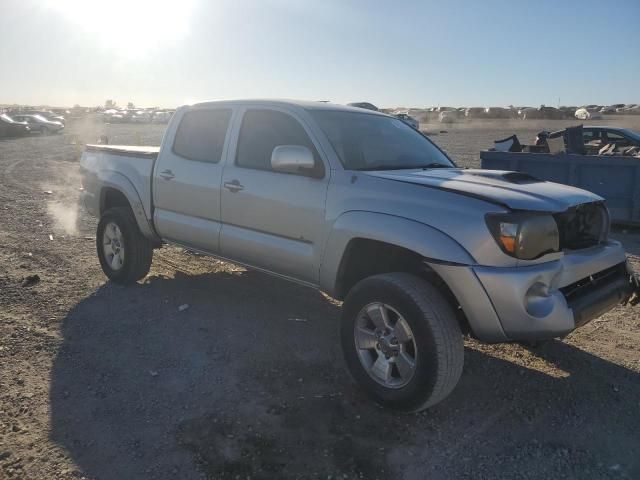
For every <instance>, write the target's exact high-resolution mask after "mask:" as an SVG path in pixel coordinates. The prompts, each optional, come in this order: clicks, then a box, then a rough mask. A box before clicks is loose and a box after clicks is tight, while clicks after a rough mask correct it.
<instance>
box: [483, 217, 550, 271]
mask: <svg viewBox="0 0 640 480" xmlns="http://www.w3.org/2000/svg"><path fill="white" fill-rule="evenodd" d="M486 220H487V226H488V227H489V230H490V231H491V233H492V235H493V237H494V238H495V240H496V242H497V243H498V245H499V246H500V248H501V249H502V251H503V252H504V253H506V254H507V255H510V256H512V257H516V258H520V259H522V260H534V259H536V258H539V257H541V256H543V255H546V254H547V253H553V252H557V251H559V250H560V234H559V233H558V225H557V224H556V221H555V219H554V218H553V217H552V216H551V215H549V214H536V213H507V214H495V215H487V217H486Z"/></svg>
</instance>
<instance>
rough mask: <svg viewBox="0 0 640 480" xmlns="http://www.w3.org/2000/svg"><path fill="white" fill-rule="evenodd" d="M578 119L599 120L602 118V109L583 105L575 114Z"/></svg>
mask: <svg viewBox="0 0 640 480" xmlns="http://www.w3.org/2000/svg"><path fill="white" fill-rule="evenodd" d="M574 115H575V117H576V118H577V119H578V120H597V119H600V118H602V114H601V113H600V109H599V108H598V107H592V108H587V107H582V108H579V109H578V110H576V113H575V114H574Z"/></svg>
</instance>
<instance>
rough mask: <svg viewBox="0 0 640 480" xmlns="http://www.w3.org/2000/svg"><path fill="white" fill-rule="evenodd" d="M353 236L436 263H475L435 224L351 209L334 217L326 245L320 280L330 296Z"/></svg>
mask: <svg viewBox="0 0 640 480" xmlns="http://www.w3.org/2000/svg"><path fill="white" fill-rule="evenodd" d="M356 238H363V239H368V240H376V241H380V242H385V243H390V244H392V245H396V246H398V247H403V248H406V249H408V250H411V251H413V252H416V253H418V254H419V255H422V256H423V257H424V258H426V259H430V260H433V261H436V262H445V263H451V264H460V265H471V264H474V263H475V260H474V258H473V257H472V256H471V254H469V252H467V251H466V250H465V249H464V248H463V247H462V246H461V245H460V244H459V243H458V242H457V241H456V240H454V239H453V238H451V237H450V236H449V235H447V234H446V233H444V232H442V231H440V230H438V229H436V228H434V227H431V226H429V225H426V224H424V223H420V222H417V221H415V220H411V219H408V218H404V217H399V216H396V215H389V214H386V213H378V212H368V211H362V210H352V211H348V212H345V213H343V214H342V215H340V216H339V217H338V218H337V219H336V221H335V222H334V224H333V228H332V229H331V232H330V233H329V238H328V239H327V242H326V244H325V249H324V254H323V258H322V263H321V265H320V274H319V277H320V278H319V279H320V287H321V288H322V290H323V291H325V292H327V293H328V294H330V295H336V293H337V289H338V274H339V271H340V265H341V263H342V259H343V257H344V254H345V251H346V248H347V245H348V244H349V242H350V241H351V240H353V239H356Z"/></svg>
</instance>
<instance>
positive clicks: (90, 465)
mask: <svg viewBox="0 0 640 480" xmlns="http://www.w3.org/2000/svg"><path fill="white" fill-rule="evenodd" d="M633 121H635V122H636V123H638V121H640V118H639V119H629V118H618V119H615V118H614V119H610V120H607V122H606V123H613V124H626V123H628V122H633ZM598 123H604V121H600V122H598ZM565 124H566V123H565V122H540V121H535V122H517V123H509V122H484V123H482V122H479V123H472V124H465V125H454V126H446V127H443V126H441V125H426V126H425V128H426V129H427V130H428V131H431V132H439V131H440V130H442V129H446V130H447V131H448V133H438V134H437V135H434V137H433V139H434V140H435V141H436V142H437V143H439V144H440V145H441V146H443V147H444V148H445V149H446V150H447V151H449V152H450V153H451V154H452V155H453V156H454V157H455V158H456V159H457V160H458V161H459V164H461V165H464V166H477V165H478V152H479V150H480V149H481V148H485V147H487V146H489V145H490V144H491V142H492V141H493V140H494V139H496V138H501V137H504V136H507V135H510V134H512V133H514V132H516V133H518V135H519V136H520V138H521V139H523V140H525V141H529V140H530V139H532V138H533V137H534V136H535V133H536V132H537V131H539V130H540V129H541V128H542V127H546V128H551V129H555V128H559V127H560V126H562V125H565ZM162 132H163V127H162V126H156V125H104V124H102V123H100V122H98V121H97V120H95V119H92V118H88V119H84V120H77V121H75V122H70V124H69V125H68V128H67V129H66V132H65V133H64V134H63V135H56V136H49V137H40V136H34V137H30V138H21V139H12V140H0V479H5V478H10V479H14V478H25V479H36V478H37V479H56V478H65V479H66V478H90V479H130V478H150V479H163V478H176V479H178V478H179V479H194V478H211V479H248V478H251V479H268V478H278V479H294V478H305V479H306V478H308V479H315V478H322V479H328V478H332V479H356V478H362V479H405V480H409V479H424V478H429V479H450V478H473V479H490V478H514V479H539V478H574V479H585V478H596V479H601V478H604V479H609V478H611V479H637V478H640V434H639V433H638V432H640V415H638V411H639V408H640V381H639V380H640V376H639V372H640V347H639V346H638V345H639V341H640V330H639V328H638V326H639V322H638V319H639V318H640V317H639V315H638V310H634V309H633V308H631V307H619V308H617V309H615V310H614V311H612V312H610V313H609V314H607V315H605V316H604V317H602V318H601V319H598V320H596V321H594V322H592V323H590V324H588V325H587V326H585V327H584V328H582V329H580V330H579V331H577V332H575V333H573V334H571V335H569V337H568V338H566V339H564V340H561V341H560V340H557V341H552V342H549V343H546V344H544V345H542V346H541V347H538V348H535V349H533V348H524V347H523V346H520V345H515V344H508V345H497V346H486V345H481V344H479V343H477V342H474V341H467V342H466V347H467V348H466V351H465V357H466V358H465V370H464V373H463V375H462V379H461V381H460V384H459V385H458V387H457V388H456V389H455V391H454V392H453V394H452V395H451V396H450V397H449V398H448V399H447V400H446V401H445V402H443V403H442V404H440V405H438V406H436V407H435V408H433V409H431V410H429V411H427V412H423V413H420V414H417V415H398V414H394V413H390V412H387V411H384V410H382V409H380V408H378V407H376V406H375V405H374V404H372V403H371V402H370V401H368V400H367V399H366V398H365V397H364V396H363V394H362V393H361V392H360V391H359V390H358V389H357V388H356V387H355V386H354V385H353V383H352V382H351V380H350V379H349V378H348V376H347V374H346V372H345V369H344V368H343V363H342V358H341V353H340V349H339V342H338V319H339V304H337V303H336V302H334V301H333V300H331V299H330V298H327V297H325V296H324V295H322V294H320V293H318V292H316V291H313V290H310V289H306V288H303V287H300V286H297V285H294V284H291V283H287V282H285V281H282V280H279V279H274V278H270V277H267V276H265V275H263V274H260V273H255V272H250V271H245V270H244V269H243V268H240V267H237V266H234V265H231V264H228V263H223V262H220V261H217V260H214V259H211V258H206V257H202V256H196V255H193V254H190V253H188V252H186V251H184V250H182V249H178V248H163V249H161V250H159V251H157V252H156V255H155V257H154V263H153V267H152V270H151V273H150V275H149V276H148V277H147V278H146V279H145V280H144V281H143V282H141V283H140V284H138V285H136V286H133V287H130V288H122V287H119V286H116V285H113V284H110V283H108V282H106V281H105V277H104V276H103V274H102V273H101V271H100V268H99V265H98V261H97V258H96V254H95V244H94V242H95V239H94V235H95V227H96V221H95V220H94V219H91V218H89V217H87V216H86V215H85V214H84V213H83V212H82V211H78V210H77V209H76V201H77V196H78V187H79V180H78V170H77V167H78V158H79V153H80V151H81V149H82V146H81V145H82V144H83V143H85V142H94V141H95V140H96V139H97V138H98V136H99V135H101V134H107V135H109V137H110V138H111V143H129V144H159V142H160V139H161V136H162ZM48 192H51V193H48ZM614 235H615V236H616V237H617V238H619V239H621V240H622V241H623V242H624V244H625V247H626V249H627V251H628V253H629V255H630V256H631V258H632V260H633V261H634V262H635V261H637V260H638V257H637V255H638V254H639V253H640V234H639V233H638V232H635V231H627V230H621V229H618V230H617V231H616V232H615V234H614ZM33 275H38V279H39V280H36V279H33V277H31V276H33ZM29 278H32V280H29ZM23 285H24V286H23ZM185 304H186V305H188V306H189V308H187V309H185V310H182V311H179V310H180V309H179V307H180V306H182V305H185Z"/></svg>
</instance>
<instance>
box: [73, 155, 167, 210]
mask: <svg viewBox="0 0 640 480" xmlns="http://www.w3.org/2000/svg"><path fill="white" fill-rule="evenodd" d="M159 152H160V147H145V146H133V145H87V146H86V149H85V151H84V153H83V154H82V158H81V159H80V171H81V173H82V176H83V184H84V195H83V197H84V203H85V206H86V207H87V210H88V211H89V212H90V213H91V214H93V215H98V214H99V206H100V198H101V194H100V191H101V189H102V188H103V187H112V188H116V189H119V190H120V191H122V192H124V193H125V194H126V195H127V198H128V200H129V203H130V204H131V206H132V208H133V209H134V213H138V212H144V215H145V216H146V217H147V219H150V218H151V210H152V209H151V183H152V181H153V178H152V175H153V166H154V163H155V161H156V158H157V157H158V154H159Z"/></svg>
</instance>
